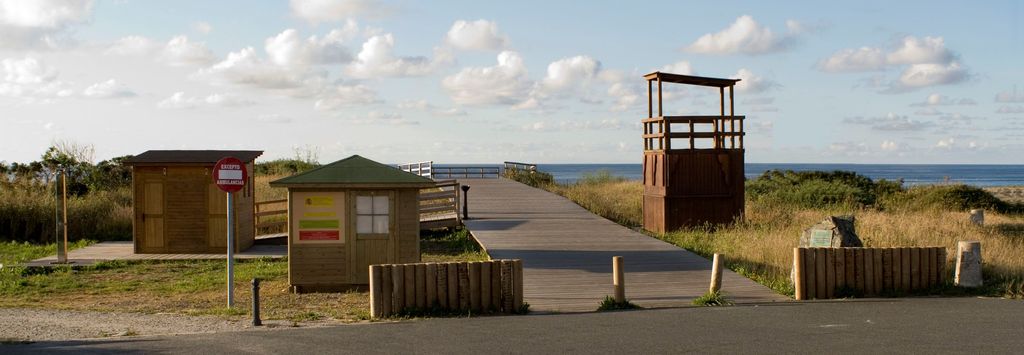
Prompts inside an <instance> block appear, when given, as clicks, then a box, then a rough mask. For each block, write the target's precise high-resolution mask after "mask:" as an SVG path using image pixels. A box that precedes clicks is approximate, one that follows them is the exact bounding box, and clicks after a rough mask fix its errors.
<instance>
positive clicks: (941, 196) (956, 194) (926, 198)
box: [882, 184, 1024, 213]
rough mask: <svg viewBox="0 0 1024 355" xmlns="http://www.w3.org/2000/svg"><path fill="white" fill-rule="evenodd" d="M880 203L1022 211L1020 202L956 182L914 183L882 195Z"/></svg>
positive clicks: (910, 208)
mask: <svg viewBox="0 0 1024 355" xmlns="http://www.w3.org/2000/svg"><path fill="white" fill-rule="evenodd" d="M882 205H883V206H885V208H889V209H901V210H907V211H923V210H945V211H966V210H970V209H972V208H984V209H986V210H990V211H996V212H999V213H1021V212H1024V208H1022V206H1021V204H1012V203H1008V202H1005V201H1003V200H1000V199H999V198H997V197H995V196H994V195H992V193H990V192H988V191H985V190H982V189H980V188H977V187H974V186H968V185H959V184H958V185H930V186H919V187H914V188H911V189H908V190H907V191H906V192H905V193H902V194H893V195H889V196H886V198H884V199H883V200H882Z"/></svg>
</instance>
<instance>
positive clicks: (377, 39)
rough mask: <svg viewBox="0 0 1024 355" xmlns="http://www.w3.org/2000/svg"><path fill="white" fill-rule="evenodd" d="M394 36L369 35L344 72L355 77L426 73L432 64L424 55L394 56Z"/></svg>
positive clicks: (432, 66) (431, 67)
mask: <svg viewBox="0 0 1024 355" xmlns="http://www.w3.org/2000/svg"><path fill="white" fill-rule="evenodd" d="M394 47H395V37H394V36H393V35H391V34H390V33H388V34H385V35H378V36H373V37H370V38H369V39H367V40H366V42H365V43H363V48H362V50H360V51H359V55H358V56H356V60H355V61H353V62H352V63H351V64H349V65H348V67H347V68H346V72H347V73H348V74H349V75H351V76H353V77H357V78H376V77H401V76H421V75H427V74H429V73H430V72H431V71H433V69H434V64H433V63H432V62H431V61H430V59H428V58H426V57H396V56H395V55H394Z"/></svg>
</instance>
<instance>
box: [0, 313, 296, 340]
mask: <svg viewBox="0 0 1024 355" xmlns="http://www.w3.org/2000/svg"><path fill="white" fill-rule="evenodd" d="M288 324H290V322H289V323H288ZM269 326H270V327H277V326H282V324H269ZM247 328H248V329H251V328H252V326H251V324H250V323H249V322H247V321H232V320H225V319H223V318H219V317H213V316H186V315H177V314H141V313H110V312H83V311H62V310H47V309H31V308H0V341H7V342H11V341H35V340H67V339H85V338H106V337H120V336H135V335H159V334H191V333H214V332H224V331H238V330H244V329H247Z"/></svg>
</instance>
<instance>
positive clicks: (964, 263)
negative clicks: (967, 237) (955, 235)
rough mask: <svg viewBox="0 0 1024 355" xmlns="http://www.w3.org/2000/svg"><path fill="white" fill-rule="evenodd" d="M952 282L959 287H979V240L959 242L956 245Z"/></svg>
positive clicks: (980, 279)
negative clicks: (954, 269)
mask: <svg viewBox="0 0 1024 355" xmlns="http://www.w3.org/2000/svg"><path fill="white" fill-rule="evenodd" d="M953 284H954V285H957V286H960V287H981V285H982V275H981V242H978V241H969V242H959V243H958V244H957V247H956V274H955V277H954V278H953Z"/></svg>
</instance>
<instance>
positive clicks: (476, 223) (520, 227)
mask: <svg viewBox="0 0 1024 355" xmlns="http://www.w3.org/2000/svg"><path fill="white" fill-rule="evenodd" d="M460 182H461V183H463V184H466V185H469V186H470V187H471V189H470V191H469V204H468V205H469V206H468V207H469V217H470V219H469V220H465V221H464V223H465V224H466V226H467V228H468V229H469V230H470V232H471V233H472V235H473V236H474V237H475V238H476V239H477V240H478V241H479V242H480V244H481V245H482V246H483V247H484V248H485V249H486V250H487V252H488V253H489V254H490V255H491V257H492V258H495V259H523V267H524V270H523V274H524V276H523V278H524V280H523V282H524V286H523V287H524V298H525V301H526V302H528V303H530V308H531V309H532V310H538V311H558V312H580V311H593V310H595V309H597V306H598V304H599V303H600V301H601V300H602V299H604V297H605V295H612V265H611V263H612V256H622V257H623V258H624V262H625V271H626V277H625V281H626V298H628V299H629V300H631V301H632V302H634V303H636V304H639V305H641V306H644V307H678V306H686V305H690V302H691V301H692V300H693V299H694V298H697V297H700V296H701V295H703V294H704V293H705V292H707V289H708V284H709V283H710V281H711V262H710V261H709V260H707V259H704V258H702V257H700V256H698V255H696V254H693V253H691V252H689V251H687V250H684V249H682V248H679V247H676V246H674V245H671V244H668V243H665V242H662V241H660V240H657V239H654V238H651V237H648V236H646V235H644V234H642V233H639V232H636V231H633V230H631V229H629V228H626V227H623V226H620V225H618V224H616V223H615V222H612V221H609V220H607V219H604V218H602V217H600V216H597V215H595V214H593V213H590V212H589V211H587V210H585V209H583V208H582V207H580V206H578V205H576V204H575V203H573V202H572V201H569V200H568V199H565V198H563V197H561V196H558V195H555V194H552V193H549V192H547V191H543V190H540V189H535V188H532V187H529V186H526V185H523V184H520V183H518V182H514V181H510V180H507V179H460ZM722 284H723V286H722V290H723V291H725V292H726V294H727V297H728V298H730V299H732V300H733V301H735V302H737V303H761V302H776V301H785V300H788V299H789V298H788V297H784V296H781V295H778V294H776V293H775V292H773V291H772V290H771V289H769V288H767V287H764V286H762V285H760V284H757V283H755V282H753V281H751V280H749V279H747V278H745V277H743V276H740V275H738V274H736V273H734V272H732V271H729V270H725V273H724V275H723V282H722Z"/></svg>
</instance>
